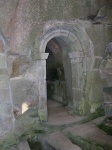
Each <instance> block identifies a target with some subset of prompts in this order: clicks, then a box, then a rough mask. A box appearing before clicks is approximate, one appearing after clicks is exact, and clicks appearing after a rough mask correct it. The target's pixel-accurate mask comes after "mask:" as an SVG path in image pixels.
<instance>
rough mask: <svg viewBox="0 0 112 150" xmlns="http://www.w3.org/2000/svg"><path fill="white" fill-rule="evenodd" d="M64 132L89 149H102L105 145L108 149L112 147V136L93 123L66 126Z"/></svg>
mask: <svg viewBox="0 0 112 150" xmlns="http://www.w3.org/2000/svg"><path fill="white" fill-rule="evenodd" d="M64 133H66V134H67V135H68V136H69V137H70V138H71V139H72V140H73V141H74V142H76V143H78V144H79V145H80V146H81V147H85V148H86V149H87V150H89V148H91V149H92V150H94V149H97V148H98V149H101V150H102V149H103V146H105V145H106V146H107V149H109V150H111V149H112V136H110V135H107V133H106V132H104V131H102V130H100V129H99V128H98V127H96V126H95V125H94V124H92V123H88V124H82V125H76V126H74V127H69V128H66V129H65V130H64Z"/></svg>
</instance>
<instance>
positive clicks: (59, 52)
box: [45, 38, 68, 106]
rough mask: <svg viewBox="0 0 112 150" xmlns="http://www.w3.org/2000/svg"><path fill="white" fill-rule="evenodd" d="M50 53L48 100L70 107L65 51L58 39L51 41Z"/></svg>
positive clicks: (48, 51)
mask: <svg viewBox="0 0 112 150" xmlns="http://www.w3.org/2000/svg"><path fill="white" fill-rule="evenodd" d="M45 52H46V53H49V56H48V59H47V60H46V81H47V98H48V99H52V100H54V101H57V102H59V103H61V104H63V105H65V106H66V105H68V98H67V87H66V84H67V83H66V78H65V73H66V70H65V66H64V61H66V60H64V59H63V49H62V47H61V46H60V44H59V42H58V41H57V40H56V38H53V39H51V40H50V41H49V42H48V44H47V46H46V51H45Z"/></svg>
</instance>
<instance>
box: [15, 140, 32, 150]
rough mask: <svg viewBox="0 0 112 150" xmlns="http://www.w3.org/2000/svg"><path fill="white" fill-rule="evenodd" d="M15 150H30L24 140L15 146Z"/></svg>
mask: <svg viewBox="0 0 112 150" xmlns="http://www.w3.org/2000/svg"><path fill="white" fill-rule="evenodd" d="M17 150H30V147H29V145H28V142H27V141H26V140H24V141H21V142H20V143H19V144H18V145H17Z"/></svg>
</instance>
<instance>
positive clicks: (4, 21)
mask: <svg viewBox="0 0 112 150" xmlns="http://www.w3.org/2000/svg"><path fill="white" fill-rule="evenodd" d="M17 3H18V0H10V1H7V0H5V1H4V0H1V1H0V27H1V28H2V30H3V32H4V33H5V34H6V35H8V36H9V35H10V33H11V32H12V31H13V29H12V30H11V25H12V20H13V19H14V15H15V13H16V7H17Z"/></svg>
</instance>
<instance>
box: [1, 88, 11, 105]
mask: <svg viewBox="0 0 112 150" xmlns="http://www.w3.org/2000/svg"><path fill="white" fill-rule="evenodd" d="M8 102H10V94H9V89H8V88H7V89H0V103H1V104H4V103H8Z"/></svg>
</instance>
